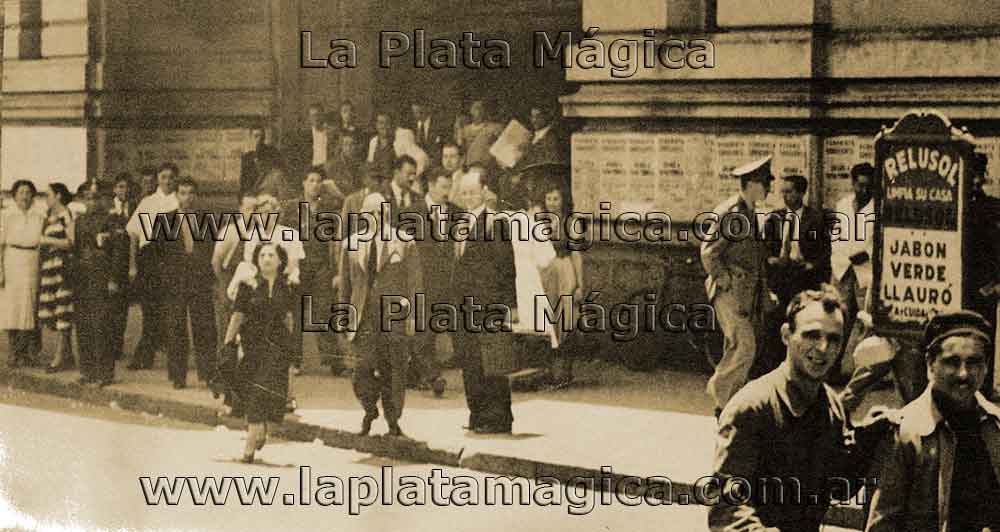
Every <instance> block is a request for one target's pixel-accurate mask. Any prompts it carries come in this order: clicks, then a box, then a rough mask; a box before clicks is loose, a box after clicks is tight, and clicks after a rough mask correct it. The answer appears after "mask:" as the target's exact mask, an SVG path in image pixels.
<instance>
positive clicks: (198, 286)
mask: <svg viewBox="0 0 1000 532" xmlns="http://www.w3.org/2000/svg"><path fill="white" fill-rule="evenodd" d="M197 194H198V186H197V184H196V183H195V182H194V180H192V179H191V178H190V177H185V178H183V179H181V180H180V181H179V182H178V183H177V203H178V207H177V210H176V211H175V212H173V213H170V215H169V216H170V218H172V219H173V221H174V223H176V224H179V225H180V231H179V232H180V239H179V240H178V241H169V242H166V244H165V246H164V253H163V271H164V280H165V281H166V282H167V284H166V290H165V293H164V295H163V297H164V298H165V299H166V305H165V307H166V308H165V310H164V321H165V329H166V330H167V357H168V360H167V374H168V376H169V377H170V380H171V382H173V384H174V388H176V389H181V388H184V387H186V386H187V371H188V346H189V345H190V344H191V342H190V341H189V338H188V317H190V319H191V333H192V334H191V336H192V338H191V340H193V343H194V350H195V361H196V364H197V368H198V379H199V380H201V381H202V382H208V380H209V379H210V378H211V377H212V375H213V372H214V371H215V364H216V361H215V351H216V341H217V335H216V331H215V307H214V303H213V301H212V284H211V283H212V280H213V279H214V278H215V276H214V273H213V272H212V260H211V256H212V246H211V242H209V241H208V239H205V238H201V237H199V238H197V239H196V238H195V236H194V233H193V231H192V228H191V223H195V220H192V218H194V217H195V215H196V211H195V210H194V204H195V198H196V197H197Z"/></svg>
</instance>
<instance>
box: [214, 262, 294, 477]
mask: <svg viewBox="0 0 1000 532" xmlns="http://www.w3.org/2000/svg"><path fill="white" fill-rule="evenodd" d="M287 263H288V255H287V254H286V253H285V250H284V249H282V248H281V247H280V246H278V245H277V244H272V243H264V244H262V245H260V246H257V248H256V249H255V250H254V254H253V264H254V266H255V267H256V269H257V272H256V275H254V276H252V277H250V278H248V279H246V280H243V281H241V282H240V285H239V289H238V292H237V295H236V302H235V303H234V305H233V315H232V317H231V318H230V320H229V328H228V329H227V330H226V345H228V346H232V345H237V344H238V345H239V346H240V348H241V350H242V359H241V360H240V363H239V369H238V371H237V375H238V379H237V383H236V390H235V392H236V395H237V397H238V399H237V402H238V403H239V404H238V405H234V410H235V409H237V408H238V407H242V408H241V409H242V411H243V412H245V413H246V418H247V439H246V448H245V449H244V451H243V461H244V462H247V463H252V462H253V458H254V451H258V450H260V449H261V448H263V447H264V442H265V441H266V440H267V423H268V422H271V423H281V420H282V419H283V418H284V416H285V404H286V397H287V395H288V367H289V364H290V362H291V356H290V355H291V353H292V352H293V345H292V342H293V335H292V327H293V326H294V322H293V318H292V316H293V314H292V312H293V310H294V308H295V304H296V300H295V290H294V289H293V288H292V287H290V286H289V283H288V279H287V277H286V275H285V274H284V273H283V272H284V268H285V264H287Z"/></svg>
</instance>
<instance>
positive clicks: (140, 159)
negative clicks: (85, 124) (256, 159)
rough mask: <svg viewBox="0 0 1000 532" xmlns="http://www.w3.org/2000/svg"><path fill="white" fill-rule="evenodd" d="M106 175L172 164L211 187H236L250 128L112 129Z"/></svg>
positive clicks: (109, 131)
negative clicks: (167, 163)
mask: <svg viewBox="0 0 1000 532" xmlns="http://www.w3.org/2000/svg"><path fill="white" fill-rule="evenodd" d="M105 138H106V143H105V153H104V168H105V174H107V175H115V174H117V173H120V172H130V173H132V174H133V175H134V174H137V173H138V170H139V168H141V167H143V166H146V165H150V166H156V165H158V164H160V163H162V162H164V161H171V162H173V163H174V164H176V165H177V167H178V169H180V172H181V175H182V176H184V175H187V176H191V177H192V178H194V179H195V180H196V181H198V182H199V183H204V184H205V186H206V187H207V188H209V189H211V188H229V187H236V186H238V183H239V178H240V156H241V155H242V154H243V153H244V152H246V151H247V150H248V149H249V144H250V132H249V131H248V130H246V129H242V128H241V129H163V130H151V129H126V128H120V129H108V130H107V133H106V137H105Z"/></svg>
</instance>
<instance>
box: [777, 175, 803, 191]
mask: <svg viewBox="0 0 1000 532" xmlns="http://www.w3.org/2000/svg"><path fill="white" fill-rule="evenodd" d="M781 179H782V180H783V181H788V182H789V183H791V184H792V186H793V187H795V190H797V191H798V192H799V193H800V194H805V193H806V190H809V180H808V179H806V176H804V175H798V174H793V175H786V176H785V177H783V178H781Z"/></svg>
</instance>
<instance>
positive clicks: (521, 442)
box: [0, 320, 898, 530]
mask: <svg viewBox="0 0 1000 532" xmlns="http://www.w3.org/2000/svg"><path fill="white" fill-rule="evenodd" d="M130 321H132V320H130ZM130 329H132V328H131V327H130ZM132 330H134V329H132ZM45 336H46V338H45V344H46V351H47V352H52V349H54V346H53V345H52V342H53V338H50V337H49V336H50V335H48V334H46V335H45ZM4 341H5V338H4V339H0V351H6V346H5V345H3V343H4ZM135 341H136V339H135V338H134V336H133V335H130V338H129V343H130V344H133V345H134V343H135ZM306 354H307V356H306V374H304V375H301V376H298V377H293V378H292V392H293V393H294V395H295V396H296V398H297V402H298V407H299V408H298V410H297V411H296V412H295V414H293V415H289V416H287V417H286V420H292V421H298V422H301V423H305V424H308V425H310V426H318V427H326V428H330V429H334V430H338V431H346V432H353V431H356V430H357V428H358V427H359V425H360V422H361V417H362V412H361V409H360V407H359V406H358V405H357V402H356V399H355V398H354V395H353V392H352V390H351V385H350V380H349V379H347V378H342V377H333V376H331V375H329V373H328V372H327V371H325V370H324V369H323V368H322V367H320V366H319V364H318V357H316V356H315V347H314V345H313V346H310V345H308V344H307V351H306ZM310 355H312V356H310ZM159 358H161V359H160V360H157V367H156V368H155V369H153V370H144V371H135V372H132V371H127V370H125V369H124V365H125V364H124V363H120V364H119V365H118V366H119V369H118V379H119V381H120V382H118V383H116V384H115V385H113V386H111V387H109V388H107V389H106V390H103V391H101V392H100V394H118V393H120V394H131V395H132V396H141V397H145V398H150V399H151V400H153V401H151V402H150V403H149V406H148V407H147V408H148V410H149V411H150V412H151V414H150V413H147V414H146V415H147V417H151V418H152V417H155V415H156V408H155V405H156V404H159V403H157V401H159V402H161V403H162V402H166V403H170V404H182V405H189V406H191V407H194V408H197V409H201V410H203V411H208V412H214V411H221V410H222V408H223V407H222V404H221V400H217V399H214V398H213V397H212V395H211V393H210V392H209V390H208V389H207V388H206V387H204V385H201V384H198V383H196V382H195V381H196V379H195V377H194V375H193V374H192V375H189V384H190V387H189V388H188V389H184V390H175V389H173V388H172V386H171V385H170V382H169V381H168V380H167V378H166V375H165V369H164V368H163V365H164V361H163V360H162V357H159ZM18 371H19V372H20V373H21V374H24V375H28V376H30V377H31V378H32V379H34V380H35V381H38V382H53V383H57V384H59V385H60V386H62V388H60V392H59V393H60V394H67V392H68V394H69V395H75V394H83V395H87V397H88V400H91V401H94V400H95V398H96V400H97V401H105V404H106V403H107V397H106V396H105V395H100V394H97V393H95V392H90V391H82V389H78V387H75V386H74V385H73V381H75V379H76V378H77V376H78V374H77V373H76V372H63V373H59V374H56V375H45V374H44V372H42V371H41V370H40V369H22V370H18ZM576 374H577V381H576V383H574V385H573V386H570V387H569V388H565V389H561V390H554V391H549V390H542V391H537V392H519V393H515V394H514V415H515V419H516V421H515V424H514V431H515V432H514V434H513V435H509V436H482V435H475V434H472V433H468V432H466V431H464V430H463V429H462V426H463V425H465V424H466V422H467V410H466V407H465V400H464V397H463V396H462V394H461V378H460V374H459V373H458V372H457V371H456V370H450V371H448V372H446V377H447V378H448V381H449V386H448V389H447V391H446V393H445V396H444V397H443V398H440V399H439V398H434V397H433V396H432V395H431V393H430V392H428V391H413V390H411V391H409V392H408V394H407V399H406V408H405V410H404V415H403V418H402V419H401V425H402V427H403V430H404V432H406V433H407V434H408V435H409V436H410V437H412V438H413V439H415V440H417V441H419V442H426V445H427V446H428V447H429V448H430V449H433V450H440V451H444V452H445V455H446V456H449V457H454V459H453V460H451V461H449V462H445V463H451V464H452V465H461V466H463V467H468V468H472V469H476V470H479V471H491V472H498V473H503V474H516V475H520V476H524V477H527V478H534V477H535V475H536V474H537V473H538V472H539V471H540V470H542V469H539V467H541V466H539V464H541V465H544V466H560V467H562V471H574V470H579V471H581V474H585V473H592V472H594V471H600V469H601V467H605V466H606V467H610V468H611V470H612V471H613V472H614V473H615V474H616V475H635V476H639V477H650V476H666V477H668V478H670V479H671V481H672V482H674V483H675V484H681V485H684V484H687V485H690V484H691V483H693V482H694V481H695V480H696V479H698V478H700V477H702V476H705V475H709V474H711V471H712V469H711V466H712V454H713V450H714V434H715V420H714V418H713V417H712V415H711V411H712V405H711V401H710V399H709V398H708V396H707V395H706V394H705V393H704V384H705V381H706V380H707V375H701V374H695V373H690V372H680V371H666V370H662V371H655V372H650V373H636V372H630V371H628V370H625V369H622V368H621V367H620V366H619V365H618V364H615V363H613V362H608V361H604V360H600V359H595V360H587V361H582V362H581V363H579V364H577V371H576ZM874 403H888V404H898V400H897V399H896V398H895V397H894V396H893V394H892V393H891V392H888V391H880V392H877V393H876V394H874V396H873V397H872V398H870V399H869V401H868V404H874ZM142 408H143V407H142V405H140V410H141V409H142ZM866 410H867V406H863V408H862V409H860V412H862V413H863V412H865V411H866ZM12 415H13V414H12ZM201 419H202V418H199V420H201ZM221 422H223V418H219V423H221ZM8 426H12V425H9V424H7V423H3V424H0V427H8ZM385 431H386V427H385V425H384V422H383V421H382V420H379V421H377V422H376V424H375V425H374V427H373V434H381V433H384V432H385ZM18 432H20V431H18ZM234 434H242V433H241V432H238V431H236V432H234ZM309 438H311V436H309ZM136 445H137V446H138V447H139V449H140V450H141V449H142V447H143V445H141V444H139V443H137V442H136ZM289 445H291V444H289ZM334 445H335V444H334ZM106 446H107V445H106V443H105V444H104V447H106ZM101 447H102V446H100V445H99V446H97V448H98V449H101ZM231 447H233V448H236V449H239V448H241V446H240V445H239V444H237V445H235V446H231ZM355 448H357V447H355ZM67 452H68V451H67ZM233 452H235V451H233ZM70 454H73V453H72V452H71V453H70ZM76 455H77V457H78V459H79V460H81V461H84V462H93V463H96V464H97V465H100V463H102V462H105V461H106V460H113V456H112V455H106V454H97V455H95V454H87V453H81V452H77V453H76ZM95 456H96V457H97V458H94V457H95ZM181 456H183V454H181ZM392 456H397V457H398V456H399V455H398V454H397V455H392ZM84 457H86V458H84ZM702 522H703V521H702ZM677 530H683V529H680V528H679V529H677ZM692 530H697V529H692Z"/></svg>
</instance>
